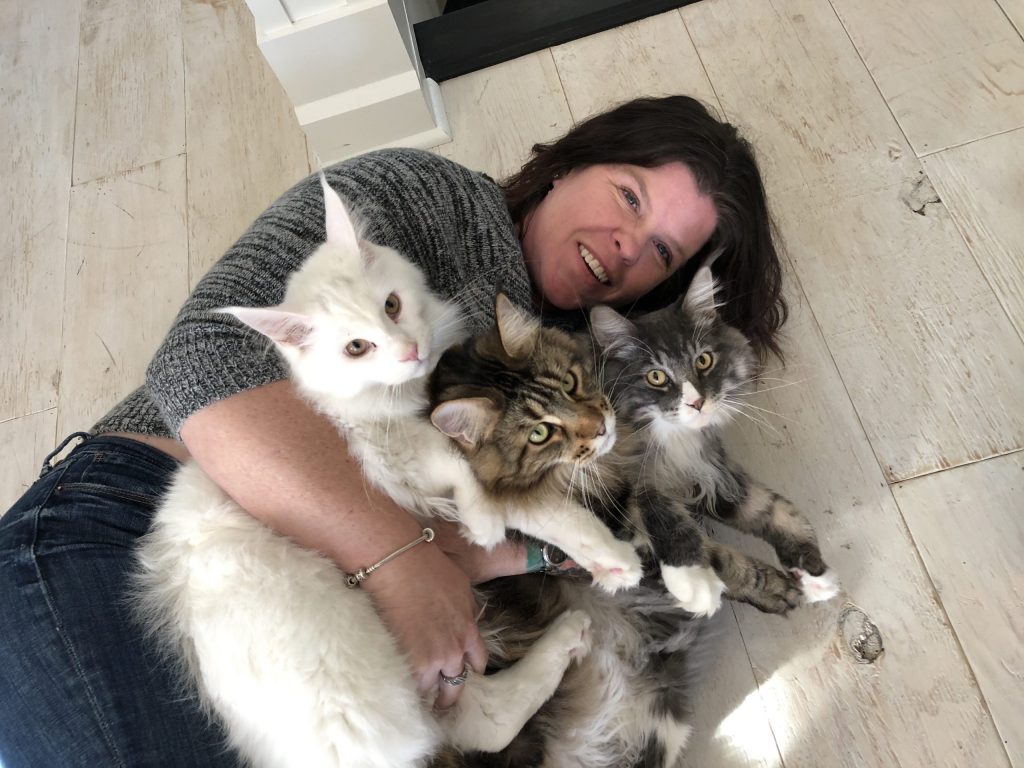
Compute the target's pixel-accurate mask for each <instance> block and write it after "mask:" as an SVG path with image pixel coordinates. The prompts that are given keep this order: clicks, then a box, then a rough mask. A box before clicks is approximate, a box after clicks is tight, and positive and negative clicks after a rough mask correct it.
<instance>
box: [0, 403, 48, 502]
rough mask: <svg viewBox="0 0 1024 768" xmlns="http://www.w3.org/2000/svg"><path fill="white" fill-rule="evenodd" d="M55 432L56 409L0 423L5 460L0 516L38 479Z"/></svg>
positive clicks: (0, 481)
mask: <svg viewBox="0 0 1024 768" xmlns="http://www.w3.org/2000/svg"><path fill="white" fill-rule="evenodd" d="M56 429H57V409H56V408H47V409H46V410H45V411H40V412H39V413H33V414H29V415H28V416H19V417H18V418H16V419H10V420H9V421H3V422H0V445H2V446H3V447H4V460H3V461H2V462H0V515H3V514H4V513H5V512H6V511H7V510H8V509H10V507H11V505H12V504H14V502H15V501H17V500H18V499H19V498H20V497H21V495H22V494H23V493H25V491H27V490H28V488H29V486H31V485H32V483H34V482H35V480H36V478H37V477H38V476H39V469H40V467H42V465H43V457H44V456H46V454H48V453H49V452H50V451H52V450H53V449H54V448H55V447H56V445H57V443H56V438H55V432H56Z"/></svg>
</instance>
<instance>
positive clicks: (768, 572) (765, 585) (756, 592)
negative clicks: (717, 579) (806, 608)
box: [728, 562, 804, 615]
mask: <svg viewBox="0 0 1024 768" xmlns="http://www.w3.org/2000/svg"><path fill="white" fill-rule="evenodd" d="M752 574H753V584H752V585H751V586H749V587H747V588H745V589H743V590H741V591H738V592H736V593H735V594H734V593H733V592H732V591H730V593H729V595H728V596H729V597H730V598H732V599H734V600H739V601H740V602H743V603H748V604H750V605H752V606H754V607H755V608H757V609H758V610H759V611H762V612H764V613H775V614H779V615H785V614H787V613H789V612H790V611H791V610H792V609H793V608H796V607H797V606H799V605H800V604H801V602H803V599H804V594H803V592H802V591H801V590H800V582H799V581H798V580H797V578H796V577H795V576H794V575H792V574H791V573H787V572H786V571H780V570H779V569H778V568H775V567H774V566H771V565H768V564H767V563H761V562H755V564H754V567H753V570H752Z"/></svg>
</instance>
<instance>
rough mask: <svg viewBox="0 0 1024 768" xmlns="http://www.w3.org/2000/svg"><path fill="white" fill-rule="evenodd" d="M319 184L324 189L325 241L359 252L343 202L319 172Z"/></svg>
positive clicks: (350, 218)
mask: <svg viewBox="0 0 1024 768" xmlns="http://www.w3.org/2000/svg"><path fill="white" fill-rule="evenodd" d="M320 186H321V187H323V190H324V224H325V226H326V227H327V242H328V243H330V244H331V245H337V246H341V247H342V248H345V249H346V250H350V251H353V252H355V253H358V252H359V238H358V237H356V228H355V225H353V223H352V217H351V216H350V215H349V212H348V209H347V208H346V207H345V203H343V202H342V200H341V197H340V196H339V195H338V193H337V192H335V191H334V188H333V187H332V186H331V185H330V184H328V183H327V177H326V176H325V175H324V174H323V172H322V171H321V172H320Z"/></svg>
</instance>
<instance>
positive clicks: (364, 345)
mask: <svg viewBox="0 0 1024 768" xmlns="http://www.w3.org/2000/svg"><path fill="white" fill-rule="evenodd" d="M372 346H373V345H372V344H370V342H368V341H367V340H366V339H352V341H350V342H349V343H348V344H347V345H346V346H345V354H347V355H348V356H349V357H361V356H362V355H365V354H366V353H367V352H369V351H370V347H372Z"/></svg>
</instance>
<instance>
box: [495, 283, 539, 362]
mask: <svg viewBox="0 0 1024 768" xmlns="http://www.w3.org/2000/svg"><path fill="white" fill-rule="evenodd" d="M494 316H495V317H496V318H497V320H498V335H499V336H500V337H501V345H502V346H503V347H504V348H505V353H506V354H507V355H508V356H509V357H511V358H513V359H516V358H524V357H529V356H530V355H531V354H533V349H534V347H535V346H536V345H537V339H538V338H539V337H540V330H541V326H540V320H538V319H537V318H535V317H533V316H532V315H529V314H527V313H526V312H524V311H523V310H521V309H519V307H517V306H516V305H515V304H513V303H512V302H511V301H510V300H509V298H508V296H506V295H505V294H504V293H499V294H498V295H497V297H496V298H495V300H494Z"/></svg>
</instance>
